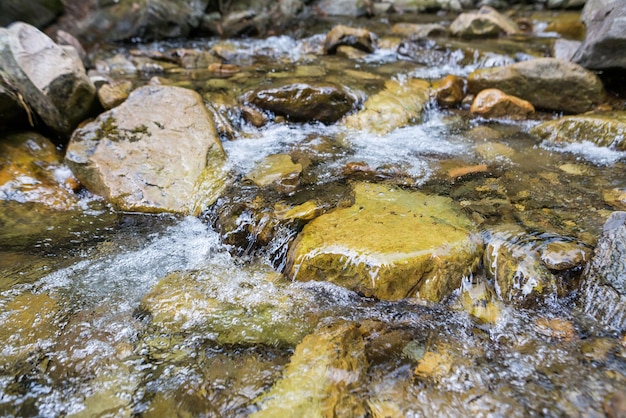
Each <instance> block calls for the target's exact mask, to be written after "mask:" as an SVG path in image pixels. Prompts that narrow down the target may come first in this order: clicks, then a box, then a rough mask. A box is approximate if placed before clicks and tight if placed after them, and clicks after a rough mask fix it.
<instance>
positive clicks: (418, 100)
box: [344, 79, 430, 135]
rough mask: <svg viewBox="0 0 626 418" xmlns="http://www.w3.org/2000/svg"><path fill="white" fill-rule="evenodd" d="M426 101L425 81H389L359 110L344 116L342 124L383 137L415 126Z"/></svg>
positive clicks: (428, 92) (427, 85)
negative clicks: (409, 126)
mask: <svg viewBox="0 0 626 418" xmlns="http://www.w3.org/2000/svg"><path fill="white" fill-rule="evenodd" d="M429 98H430V83H428V82H427V81H425V80H419V79H411V80H408V81H406V82H404V83H399V82H397V81H394V80H389V81H387V82H386V83H385V88H384V89H383V90H382V91H380V92H379V93H377V94H375V95H373V96H370V97H369V98H368V99H367V101H366V102H365V105H364V106H363V109H362V110H360V111H359V112H358V113H355V114H354V115H349V116H347V117H346V118H345V119H344V124H345V126H346V127H348V128H351V129H358V130H366V131H370V132H373V133H377V134H381V135H384V134H387V133H389V132H391V131H393V130H394V129H397V128H401V127H403V126H405V125H407V124H408V123H410V122H419V121H420V120H421V118H422V112H423V110H424V107H425V106H426V103H427V102H428V100H429Z"/></svg>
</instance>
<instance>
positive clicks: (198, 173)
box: [65, 86, 225, 214]
mask: <svg viewBox="0 0 626 418" xmlns="http://www.w3.org/2000/svg"><path fill="white" fill-rule="evenodd" d="M65 160H66V162H67V164H68V165H69V167H70V168H71V169H72V171H73V172H74V174H75V175H76V177H77V178H78V179H79V180H80V182H81V183H82V184H83V185H85V186H86V187H87V188H88V189H89V190H90V191H92V192H93V193H96V194H99V195H102V196H104V197H106V198H107V199H108V200H109V201H110V202H111V203H112V204H113V205H114V206H115V207H117V208H118V209H121V210H127V211H136V212H173V213H182V214H197V213H199V212H200V211H201V210H202V209H204V208H205V207H206V206H208V205H209V204H211V203H213V202H214V201H215V200H216V199H217V197H218V195H219V193H220V192H221V190H222V187H223V186H224V170H223V164H224V160H225V154H224V150H223V149H222V144H221V142H220V140H219V138H218V134H217V131H216V129H215V125H214V123H213V121H212V119H211V115H210V113H209V111H208V110H207V108H206V107H205V105H204V102H203V100H202V97H201V96H200V95H199V94H198V93H196V92H194V91H192V90H187V89H183V88H180V87H170V86H146V87H142V88H139V89H137V90H135V91H133V92H132V93H131V94H130V96H129V97H128V99H126V101H125V102H124V103H122V104H121V105H120V106H118V107H116V108H114V109H111V110H109V111H108V112H105V113H103V114H101V115H100V116H99V117H98V118H97V119H96V120H95V121H93V122H91V123H89V124H86V125H85V126H83V127H80V128H78V129H77V130H76V131H74V134H73V135H72V138H71V139H70V143H69V145H68V148H67V153H66V156H65Z"/></svg>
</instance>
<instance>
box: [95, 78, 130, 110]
mask: <svg viewBox="0 0 626 418" xmlns="http://www.w3.org/2000/svg"><path fill="white" fill-rule="evenodd" d="M132 88H133V83H132V82H131V81H129V80H120V81H117V82H114V83H110V84H103V85H102V86H101V87H100V88H99V89H98V100H100V104H101V105H102V107H103V108H105V109H107V110H108V109H112V108H114V107H115V106H119V105H120V104H122V102H124V100H126V99H127V98H128V95H129V94H130V92H131V91H132Z"/></svg>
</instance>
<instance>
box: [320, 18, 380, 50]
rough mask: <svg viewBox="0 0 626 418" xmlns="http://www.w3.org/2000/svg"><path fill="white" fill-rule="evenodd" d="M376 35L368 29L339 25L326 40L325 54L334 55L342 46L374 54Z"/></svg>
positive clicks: (329, 33)
mask: <svg viewBox="0 0 626 418" xmlns="http://www.w3.org/2000/svg"><path fill="white" fill-rule="evenodd" d="M375 43H376V35H374V34H373V33H372V32H370V31H368V30H367V29H360V28H351V27H350V26H344V25H338V26H335V27H334V28H332V29H331V30H330V32H328V34H327V35H326V39H325V40H324V53H325V54H334V53H335V52H337V48H338V47H340V46H342V45H347V46H351V47H353V48H356V49H360V50H361V51H364V52H374V45H375Z"/></svg>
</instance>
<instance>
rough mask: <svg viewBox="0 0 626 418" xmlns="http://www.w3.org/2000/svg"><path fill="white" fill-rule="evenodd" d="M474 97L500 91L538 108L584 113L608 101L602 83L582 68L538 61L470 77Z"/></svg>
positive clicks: (478, 71)
mask: <svg viewBox="0 0 626 418" xmlns="http://www.w3.org/2000/svg"><path fill="white" fill-rule="evenodd" d="M467 81H468V89H469V92H470V93H473V94H477V93H479V92H480V91H482V90H485V89H488V88H496V89H499V90H502V91H504V92H505V93H507V94H510V95H513V96H516V97H519V98H521V99H524V100H528V101H529V102H530V103H532V104H533V106H535V107H536V108H541V109H548V110H556V111H564V112H569V113H582V112H586V111H588V110H591V108H592V107H593V106H594V105H596V104H598V103H599V102H600V101H602V100H603V98H604V87H603V85H602V81H601V80H600V78H598V76H597V75H595V74H594V73H592V72H591V71H588V70H585V69H584V68H583V67H581V66H580V65H577V64H574V63H571V62H567V61H562V60H558V59H556V58H538V59H532V60H529V61H523V62H519V63H516V64H512V65H507V66H504V67H493V68H481V69H478V70H475V71H473V72H472V73H471V74H470V75H469V76H468V80H467Z"/></svg>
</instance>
